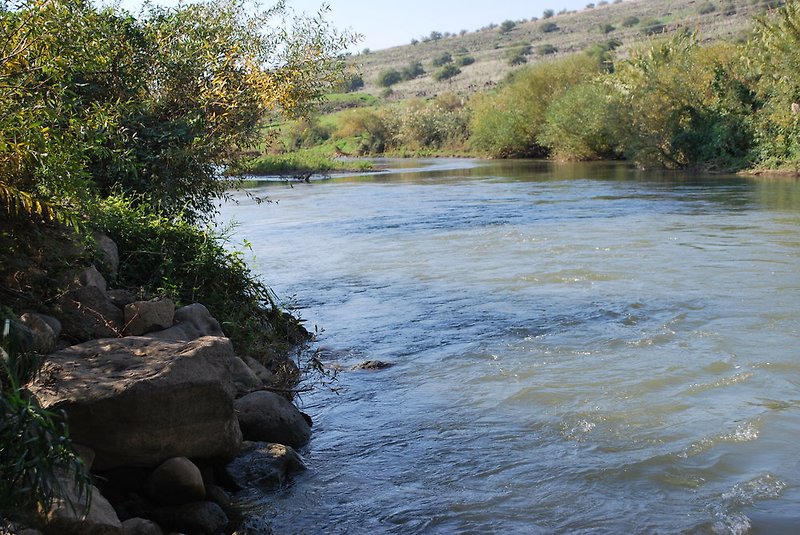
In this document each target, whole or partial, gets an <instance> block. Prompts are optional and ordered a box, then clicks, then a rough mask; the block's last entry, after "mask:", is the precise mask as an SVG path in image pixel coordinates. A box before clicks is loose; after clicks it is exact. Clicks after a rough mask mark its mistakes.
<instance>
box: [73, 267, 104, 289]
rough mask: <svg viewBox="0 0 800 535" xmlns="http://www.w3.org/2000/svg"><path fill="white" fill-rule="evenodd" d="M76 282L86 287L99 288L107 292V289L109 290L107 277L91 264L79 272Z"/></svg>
mask: <svg viewBox="0 0 800 535" xmlns="http://www.w3.org/2000/svg"><path fill="white" fill-rule="evenodd" d="M75 284H76V285H77V286H81V287H84V288H88V287H95V288H99V289H100V291H101V292H103V293H106V290H108V283H107V282H106V279H105V277H103V275H102V274H101V273H100V272H99V271H97V268H96V267H94V266H89V267H88V268H86V269H84V270H83V271H81V272H80V273H78V277H77V278H76V279H75Z"/></svg>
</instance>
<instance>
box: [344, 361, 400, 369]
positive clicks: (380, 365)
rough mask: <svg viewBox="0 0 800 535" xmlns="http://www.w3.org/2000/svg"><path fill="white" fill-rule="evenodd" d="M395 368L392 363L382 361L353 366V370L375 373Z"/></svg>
mask: <svg viewBox="0 0 800 535" xmlns="http://www.w3.org/2000/svg"><path fill="white" fill-rule="evenodd" d="M392 366H394V364H392V363H391V362H383V361H382V360H367V361H365V362H362V363H361V364H357V365H356V366H353V370H366V371H375V370H385V369H386V368H391V367H392Z"/></svg>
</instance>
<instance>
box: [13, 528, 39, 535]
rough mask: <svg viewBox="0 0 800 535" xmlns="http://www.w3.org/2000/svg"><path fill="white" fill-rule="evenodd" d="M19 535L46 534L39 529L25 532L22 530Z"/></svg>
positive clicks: (25, 530) (30, 529) (27, 529)
mask: <svg viewBox="0 0 800 535" xmlns="http://www.w3.org/2000/svg"><path fill="white" fill-rule="evenodd" d="M18 535H44V534H43V533H42V532H41V531H39V530H38V529H33V528H25V529H23V530H20V532H19V533H18Z"/></svg>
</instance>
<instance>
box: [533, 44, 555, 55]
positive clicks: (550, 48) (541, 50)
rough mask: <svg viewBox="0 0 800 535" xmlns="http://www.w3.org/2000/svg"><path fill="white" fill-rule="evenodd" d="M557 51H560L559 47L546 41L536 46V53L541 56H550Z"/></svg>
mask: <svg viewBox="0 0 800 535" xmlns="http://www.w3.org/2000/svg"><path fill="white" fill-rule="evenodd" d="M556 52H558V48H556V47H555V46H554V45H551V44H550V43H545V44H543V45H539V46H537V47H536V53H537V54H539V55H540V56H548V55H550V54H555V53H556Z"/></svg>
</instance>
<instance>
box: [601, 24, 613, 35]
mask: <svg viewBox="0 0 800 535" xmlns="http://www.w3.org/2000/svg"><path fill="white" fill-rule="evenodd" d="M599 28H600V31H601V32H602V33H611V32H613V31H614V30H616V28H615V27H614V25H613V24H601V25H600V26H599Z"/></svg>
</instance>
